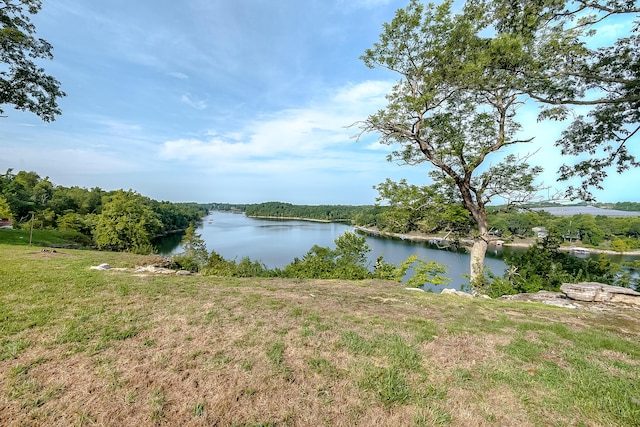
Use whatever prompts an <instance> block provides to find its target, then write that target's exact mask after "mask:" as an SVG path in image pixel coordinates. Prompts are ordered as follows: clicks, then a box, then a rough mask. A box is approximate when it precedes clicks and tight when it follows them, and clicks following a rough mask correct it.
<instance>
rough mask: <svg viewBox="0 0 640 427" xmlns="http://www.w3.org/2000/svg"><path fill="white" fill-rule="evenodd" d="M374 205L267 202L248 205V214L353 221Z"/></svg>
mask: <svg viewBox="0 0 640 427" xmlns="http://www.w3.org/2000/svg"><path fill="white" fill-rule="evenodd" d="M371 208H372V206H350V205H293V204H291V203H282V202H266V203H259V204H253V205H247V206H246V209H245V214H246V215H247V216H266V217H274V218H278V217H286V218H305V219H317V220H323V221H334V222H335V221H345V222H352V220H354V219H355V218H356V217H357V216H358V214H361V213H362V212H365V211H366V210H368V209H371Z"/></svg>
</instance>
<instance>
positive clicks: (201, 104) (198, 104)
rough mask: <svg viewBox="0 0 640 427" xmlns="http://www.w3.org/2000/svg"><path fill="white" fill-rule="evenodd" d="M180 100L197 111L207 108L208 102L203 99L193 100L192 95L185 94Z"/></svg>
mask: <svg viewBox="0 0 640 427" xmlns="http://www.w3.org/2000/svg"><path fill="white" fill-rule="evenodd" d="M180 100H181V101H182V102H184V103H185V104H187V105H188V106H190V107H193V108H195V109H196V110H204V109H206V108H207V102H206V101H204V100H201V99H193V97H192V95H191V94H190V93H185V94H184V95H182V98H180Z"/></svg>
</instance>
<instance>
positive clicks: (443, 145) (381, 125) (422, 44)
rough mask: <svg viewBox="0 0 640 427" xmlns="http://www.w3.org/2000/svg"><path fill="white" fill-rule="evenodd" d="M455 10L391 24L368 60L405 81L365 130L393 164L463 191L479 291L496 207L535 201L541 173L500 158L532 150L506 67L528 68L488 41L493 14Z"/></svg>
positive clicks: (412, 11) (409, 15)
mask: <svg viewBox="0 0 640 427" xmlns="http://www.w3.org/2000/svg"><path fill="white" fill-rule="evenodd" d="M451 5H452V1H445V2H444V3H443V4H441V5H440V6H437V7H436V6H433V5H432V4H429V5H427V6H424V5H422V4H421V3H420V2H419V1H417V0H412V1H411V2H410V4H409V6H408V7H407V8H406V9H400V10H398V11H397V13H396V16H395V18H394V19H393V20H392V22H391V23H387V24H384V26H383V33H382V34H381V35H380V41H379V42H377V43H375V44H374V46H373V48H371V49H367V50H366V52H365V54H364V55H363V56H362V60H363V61H364V63H365V64H366V65H367V66H368V67H370V68H376V67H382V68H386V69H388V70H391V71H392V72H394V73H396V74H398V75H399V76H400V78H401V80H399V81H398V83H397V84H396V85H395V86H394V87H393V89H392V91H391V92H390V93H389V94H388V95H387V99H388V105H387V107H386V108H385V109H383V110H380V111H379V112H378V113H376V114H373V115H371V116H369V117H368V118H367V119H366V120H365V121H363V122H362V123H361V128H362V131H363V133H367V132H374V133H376V134H378V135H380V142H381V143H383V144H387V145H394V146H396V147H397V149H396V150H394V151H393V152H392V153H391V154H390V155H389V156H388V160H390V161H397V162H399V163H401V164H407V165H418V164H421V163H425V162H426V163H428V164H430V165H431V166H432V167H433V169H434V173H431V178H432V179H433V180H434V182H435V183H436V184H437V185H439V186H440V187H443V188H447V189H450V188H452V189H455V191H457V193H458V194H459V196H460V199H461V202H462V206H464V208H465V209H466V210H468V211H469V213H470V215H471V217H472V218H473V221H474V222H475V225H476V233H475V236H474V244H473V247H472V249H471V262H470V263H471V265H470V270H471V274H470V277H471V282H472V283H477V282H480V281H481V280H482V276H483V270H484V257H485V253H486V249H487V246H488V240H489V226H488V218H487V210H486V206H487V204H488V203H489V202H491V201H492V200H493V199H495V198H496V197H501V198H502V199H504V200H505V201H506V202H507V204H514V203H521V202H525V201H528V200H529V199H530V197H531V195H532V194H533V193H534V191H535V186H534V184H533V182H534V179H535V177H536V176H537V174H539V172H540V171H541V169H540V168H531V167H529V165H528V164H527V163H526V156H525V157H524V158H521V157H518V156H516V155H513V154H506V155H504V154H502V155H500V153H504V152H505V150H506V149H507V148H508V147H511V146H514V145H516V144H520V143H524V142H528V141H530V140H531V139H522V138H521V137H520V136H518V133H519V131H520V125H519V124H518V122H516V121H515V116H516V113H517V108H518V106H519V105H520V100H519V97H520V96H521V95H522V91H521V90H520V89H519V87H518V82H519V81H518V79H516V78H515V77H514V76H513V73H512V72H510V71H508V70H503V69H501V68H500V67H499V66H498V64H499V63H500V65H501V64H508V65H512V66H514V67H517V66H521V65H520V64H519V62H520V61H521V59H522V58H520V57H519V56H517V55H511V54H510V49H511V47H510V43H511V41H510V40H508V39H504V38H501V37H494V38H485V37H482V36H480V34H481V33H482V32H483V31H485V30H486V29H487V28H488V26H489V24H490V22H489V21H487V19H486V12H487V11H488V10H487V9H486V8H484V9H482V8H480V7H478V8H476V7H475V6H476V5H475V2H474V3H473V4H472V6H474V7H466V8H465V10H464V13H463V14H460V15H453V14H452V12H451ZM499 152H500V153H499ZM498 155H500V157H498V158H497V159H496V156H498ZM489 161H491V162H492V164H493V165H492V166H488V165H487V163H488V162H489Z"/></svg>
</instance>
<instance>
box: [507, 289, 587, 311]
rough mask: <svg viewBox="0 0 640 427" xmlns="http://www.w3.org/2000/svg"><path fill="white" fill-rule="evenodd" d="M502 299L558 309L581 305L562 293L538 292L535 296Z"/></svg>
mask: <svg viewBox="0 0 640 427" xmlns="http://www.w3.org/2000/svg"><path fill="white" fill-rule="evenodd" d="M500 299H503V300H509V301H524V302H540V303H542V304H548V305H554V306H557V307H566V308H579V307H580V305H579V304H577V303H575V302H573V301H571V300H570V299H568V298H567V296H566V295H565V294H563V293H562V292H551V291H538V292H536V293H535V294H516V295H504V296H501V297H500Z"/></svg>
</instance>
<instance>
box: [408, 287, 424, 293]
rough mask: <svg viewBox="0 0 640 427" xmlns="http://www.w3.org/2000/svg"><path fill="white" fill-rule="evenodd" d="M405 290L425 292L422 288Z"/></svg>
mask: <svg viewBox="0 0 640 427" xmlns="http://www.w3.org/2000/svg"><path fill="white" fill-rule="evenodd" d="M404 290H405V291H420V292H424V289H422V288H404Z"/></svg>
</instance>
